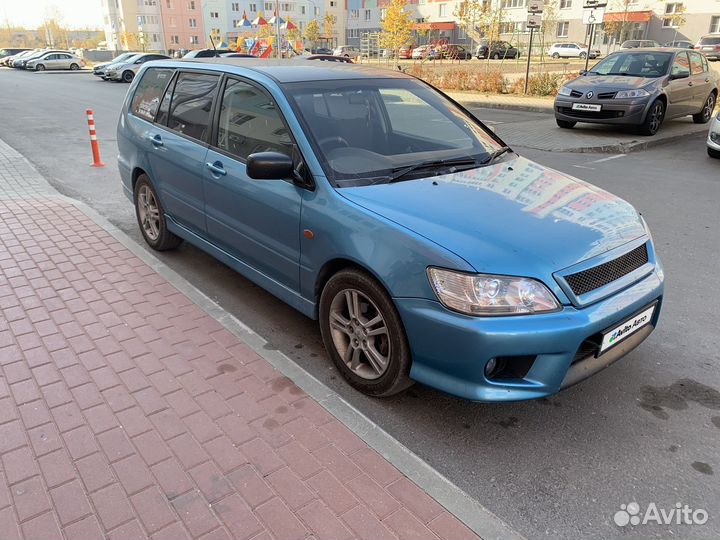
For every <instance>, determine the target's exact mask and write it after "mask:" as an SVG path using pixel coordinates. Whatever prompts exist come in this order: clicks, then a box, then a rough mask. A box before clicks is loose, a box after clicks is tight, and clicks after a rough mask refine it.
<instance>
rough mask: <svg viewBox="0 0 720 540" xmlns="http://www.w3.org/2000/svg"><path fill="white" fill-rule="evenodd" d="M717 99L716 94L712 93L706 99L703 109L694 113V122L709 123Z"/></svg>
mask: <svg viewBox="0 0 720 540" xmlns="http://www.w3.org/2000/svg"><path fill="white" fill-rule="evenodd" d="M716 99H717V98H716V97H715V94H713V93H711V94H710V95H709V96H708V97H707V99H706V100H705V103H704V104H703V108H702V110H701V111H700V112H699V113H697V114H693V117H692V119H693V122H695V123H696V124H707V123H708V122H709V121H710V120H711V119H712V115H713V111H714V110H715V100H716Z"/></svg>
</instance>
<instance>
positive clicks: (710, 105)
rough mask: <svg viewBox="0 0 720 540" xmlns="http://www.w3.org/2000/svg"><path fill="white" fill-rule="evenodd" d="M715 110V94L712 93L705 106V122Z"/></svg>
mask: <svg viewBox="0 0 720 540" xmlns="http://www.w3.org/2000/svg"><path fill="white" fill-rule="evenodd" d="M714 110H715V94H710V95H709V96H708V98H707V100H706V101H705V106H704V107H703V120H704V121H705V122H708V121H709V120H710V118H711V117H712V113H713V111H714Z"/></svg>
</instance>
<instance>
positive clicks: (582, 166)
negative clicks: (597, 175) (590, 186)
mask: <svg viewBox="0 0 720 540" xmlns="http://www.w3.org/2000/svg"><path fill="white" fill-rule="evenodd" d="M590 163H594V162H593V161H591V162H590ZM573 167H577V168H578V169H588V170H590V171H594V170H595V167H585V166H584V165H573Z"/></svg>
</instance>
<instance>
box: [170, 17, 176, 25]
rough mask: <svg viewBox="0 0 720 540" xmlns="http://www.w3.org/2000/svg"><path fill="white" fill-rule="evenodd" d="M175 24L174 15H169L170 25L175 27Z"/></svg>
mask: <svg viewBox="0 0 720 540" xmlns="http://www.w3.org/2000/svg"><path fill="white" fill-rule="evenodd" d="M176 26H177V19H176V18H175V17H170V27H171V28H175V27H176Z"/></svg>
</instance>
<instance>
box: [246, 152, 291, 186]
mask: <svg viewBox="0 0 720 540" xmlns="http://www.w3.org/2000/svg"><path fill="white" fill-rule="evenodd" d="M246 167H247V175H248V176H249V177H250V178H254V179H255V180H284V179H286V178H293V177H294V169H293V160H292V158H291V157H290V156H286V155H285V154H281V153H280V152H257V153H255V154H250V155H249V156H248V157H247V165H246Z"/></svg>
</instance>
